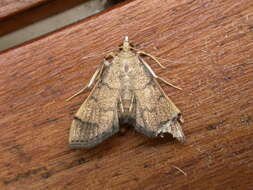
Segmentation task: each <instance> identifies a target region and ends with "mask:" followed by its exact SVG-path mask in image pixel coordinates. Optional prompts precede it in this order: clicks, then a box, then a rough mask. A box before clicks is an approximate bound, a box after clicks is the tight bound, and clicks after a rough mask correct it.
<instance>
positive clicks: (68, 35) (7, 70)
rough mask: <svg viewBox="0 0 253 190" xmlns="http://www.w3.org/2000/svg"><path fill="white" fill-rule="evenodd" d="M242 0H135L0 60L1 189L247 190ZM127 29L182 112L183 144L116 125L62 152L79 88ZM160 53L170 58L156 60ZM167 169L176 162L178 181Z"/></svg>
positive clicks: (252, 52) (248, 77)
mask: <svg viewBox="0 0 253 190" xmlns="http://www.w3.org/2000/svg"><path fill="white" fill-rule="evenodd" d="M252 12H253V2H252V1H251V0H244V1H240V2H239V1H237V0H227V1H222V0H212V1H190V0H183V1H175V0H170V1H159V0H150V1H144V0H136V1H132V2H129V3H128V4H126V5H124V6H119V7H117V8H115V9H113V10H111V11H109V12H105V13H103V14H100V15H99V16H96V17H91V18H89V19H86V20H84V21H82V22H80V23H77V24H75V25H73V26H71V27H68V28H65V29H63V30H61V31H58V32H56V33H53V34H51V35H48V36H46V37H43V38H41V39H39V40H37V41H33V42H32V43H30V44H26V45H23V46H21V47H19V48H16V49H12V50H9V51H6V52H4V53H2V54H1V55H0V65H1V69H0V97H1V99H0V110H1V112H0V116H1V117H0V128H1V134H2V136H1V138H0V154H1V157H0V168H1V173H0V188H1V189H92V190H97V189H114V190H115V189H131V190H132V189H136V190H137V189H145V190H151V189H156V190H157V189H158V190H167V189H170V190H171V189H172V190H181V189H228V190H231V189H242V190H245V189H250V188H252V187H253V178H252V174H253V141H252V138H253V130H252V129H253V121H252V120H253V106H252V104H253V96H252V95H253V80H252V78H253V64H252V60H253V40H252V38H253V32H252V30H253V29H252V28H253V15H252ZM126 35H128V36H129V38H130V39H131V40H132V42H133V43H134V44H136V45H138V46H139V47H140V48H142V49H144V50H145V51H147V52H149V53H151V54H153V55H155V56H158V57H160V58H164V59H166V60H167V61H163V64H165V65H166V66H167V69H161V68H159V66H157V64H155V63H153V62H152V61H150V60H147V61H149V63H150V64H151V67H152V68H153V69H154V70H155V72H156V73H157V74H158V75H160V76H162V77H164V78H166V79H167V80H169V81H170V82H172V83H173V84H176V85H178V86H180V87H182V88H183V91H179V90H175V89H173V88H170V87H167V86H166V85H164V84H161V85H162V87H163V88H164V90H165V92H166V93H167V94H168V95H169V96H170V97H171V98H172V99H173V101H174V102H175V103H176V104H177V105H178V107H179V108H180V109H181V110H182V112H183V115H184V118H185V124H184V125H183V127H184V131H185V134H186V137H187V142H186V143H185V144H179V143H178V142H176V141H171V139H170V138H166V139H163V140H152V139H149V138H147V137H144V136H142V135H141V134H139V133H136V132H134V130H133V129H129V130H127V131H126V132H125V133H124V134H118V135H115V136H114V137H112V138H110V139H108V140H107V141H105V142H104V143H102V144H101V145H99V146H97V147H96V148H93V149H90V150H71V149H69V148H68V132H69V127H70V124H71V121H72V118H73V115H74V113H75V112H76V111H77V109H78V108H79V106H80V105H81V104H82V102H83V101H84V99H85V98H86V97H87V95H88V92H87V93H85V94H84V95H82V96H79V97H77V98H75V99H74V100H72V101H71V102H65V99H66V98H68V97H69V96H70V95H72V94H73V93H75V92H76V91H77V90H79V89H80V88H82V87H83V86H84V85H85V84H86V83H87V82H88V80H89V78H90V77H91V76H92V73H93V72H94V71H95V70H96V68H97V67H98V65H99V63H100V62H101V60H102V57H103V53H105V52H108V51H112V50H113V49H114V48H115V47H116V46H117V45H119V44H120V43H121V42H122V39H123V37H124V36H126ZM168 60H170V61H168ZM176 167H178V168H180V169H182V170H183V171H184V172H185V173H186V174H187V176H185V175H184V174H183V173H182V172H180V171H179V170H178V169H176Z"/></svg>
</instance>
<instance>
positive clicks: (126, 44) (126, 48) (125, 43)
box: [122, 36, 131, 51]
mask: <svg viewBox="0 0 253 190" xmlns="http://www.w3.org/2000/svg"><path fill="white" fill-rule="evenodd" d="M130 49H131V45H130V43H129V40H128V36H125V39H124V41H123V45H122V50H123V51H129V50H130Z"/></svg>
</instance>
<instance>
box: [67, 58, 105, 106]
mask: <svg viewBox="0 0 253 190" xmlns="http://www.w3.org/2000/svg"><path fill="white" fill-rule="evenodd" d="M104 65H105V63H103V65H102V67H100V68H98V69H97V70H96V72H95V73H94V74H93V76H92V77H91V79H90V81H89V83H88V84H87V85H86V86H85V87H84V88H82V89H81V90H79V91H78V92H77V93H75V94H74V95H72V96H71V97H69V98H68V99H66V101H67V102H68V101H70V100H71V99H73V98H74V97H76V96H78V95H80V94H82V93H83V92H84V91H85V90H86V89H89V88H91V87H92V85H93V84H94V82H95V81H96V79H97V78H99V77H100V76H101V74H102V71H103V68H104Z"/></svg>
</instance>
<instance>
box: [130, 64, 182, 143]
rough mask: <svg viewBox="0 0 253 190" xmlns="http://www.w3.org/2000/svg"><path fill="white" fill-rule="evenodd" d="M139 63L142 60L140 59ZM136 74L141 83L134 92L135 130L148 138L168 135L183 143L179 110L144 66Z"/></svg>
mask: <svg viewBox="0 0 253 190" xmlns="http://www.w3.org/2000/svg"><path fill="white" fill-rule="evenodd" d="M140 62H144V60H142V59H140ZM145 64H147V63H145ZM138 73H139V75H140V76H142V83H138V85H137V86H138V90H135V92H134V93H135V94H134V96H135V107H136V113H135V114H136V116H135V119H136V124H135V129H136V130H137V131H139V132H141V133H144V134H145V135H147V136H150V137H152V136H153V137H155V136H158V135H160V136H163V134H164V133H170V134H171V135H172V136H173V137H174V138H177V139H178V140H179V141H184V140H185V136H184V133H183V131H182V128H181V125H180V123H181V122H183V118H182V115H181V113H180V110H179V109H178V108H177V107H176V105H175V104H174V103H173V102H172V101H171V100H170V99H169V98H168V97H167V96H166V94H165V93H164V91H163V90H162V88H161V87H160V85H159V84H158V82H157V81H156V79H155V78H154V77H153V76H152V73H151V72H150V70H149V69H147V68H146V67H145V65H144V64H142V65H141V67H139V71H138Z"/></svg>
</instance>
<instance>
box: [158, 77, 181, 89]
mask: <svg viewBox="0 0 253 190" xmlns="http://www.w3.org/2000/svg"><path fill="white" fill-rule="evenodd" d="M157 79H159V80H161V81H162V82H164V83H165V84H167V85H169V86H172V87H173V88H176V89H178V90H182V88H180V87H178V86H175V85H174V84H171V83H170V82H168V81H166V80H165V79H163V78H162V77H159V76H158V77H157Z"/></svg>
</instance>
